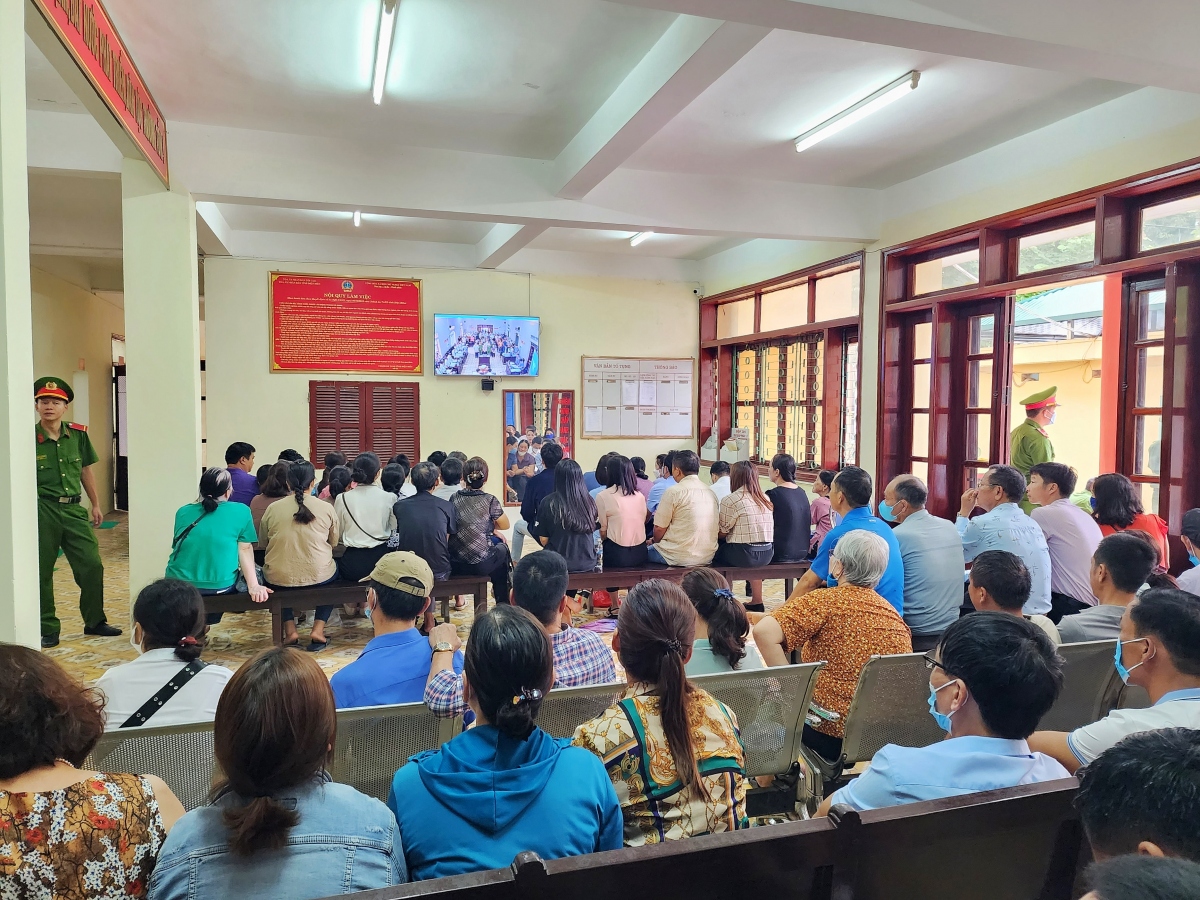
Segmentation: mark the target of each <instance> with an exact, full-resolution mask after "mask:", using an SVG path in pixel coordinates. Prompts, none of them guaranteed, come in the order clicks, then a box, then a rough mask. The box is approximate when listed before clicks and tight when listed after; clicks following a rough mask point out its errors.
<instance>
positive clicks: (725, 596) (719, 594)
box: [713, 588, 733, 600]
mask: <svg viewBox="0 0 1200 900" xmlns="http://www.w3.org/2000/svg"><path fill="white" fill-rule="evenodd" d="M713 596H714V597H716V598H718V599H720V600H732V599H733V591H731V590H730V589H729V588H717V589H716V590H715V591H713Z"/></svg>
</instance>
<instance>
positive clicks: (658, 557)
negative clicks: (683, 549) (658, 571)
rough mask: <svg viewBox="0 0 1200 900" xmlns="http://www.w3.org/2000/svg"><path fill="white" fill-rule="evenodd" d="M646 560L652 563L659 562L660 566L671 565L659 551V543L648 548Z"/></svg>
mask: <svg viewBox="0 0 1200 900" xmlns="http://www.w3.org/2000/svg"><path fill="white" fill-rule="evenodd" d="M646 560H647V561H648V562H652V563H658V564H659V565H660V566H669V565H670V563H669V562H667V561H666V560H665V559H664V558H663V555H662V554H661V553H659V552H658V544H651V545H650V546H649V547H647V548H646Z"/></svg>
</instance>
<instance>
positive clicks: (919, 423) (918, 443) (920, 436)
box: [912, 413, 929, 456]
mask: <svg viewBox="0 0 1200 900" xmlns="http://www.w3.org/2000/svg"><path fill="white" fill-rule="evenodd" d="M912 455H913V456H929V414H928V413H913V417H912Z"/></svg>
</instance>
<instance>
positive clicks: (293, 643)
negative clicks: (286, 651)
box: [283, 635, 300, 647]
mask: <svg viewBox="0 0 1200 900" xmlns="http://www.w3.org/2000/svg"><path fill="white" fill-rule="evenodd" d="M283 646H284V647H299V646H300V635H296V639H295V640H294V641H284V642H283Z"/></svg>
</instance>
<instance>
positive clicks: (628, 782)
mask: <svg viewBox="0 0 1200 900" xmlns="http://www.w3.org/2000/svg"><path fill="white" fill-rule="evenodd" d="M695 632H696V611H695V609H694V608H693V607H692V604H691V601H689V600H688V598H687V594H685V593H684V592H683V589H682V588H680V587H679V586H678V585H677V584H674V583H672V582H670V581H665V580H663V579H660V578H652V579H650V580H649V581H643V582H641V583H640V584H639V585H637V586H636V587H634V588H633V589H632V590H631V591H630V592H629V595H628V596H627V597H626V598H625V602H624V603H622V604H621V612H620V615H619V616H618V618H617V633H616V635H615V636H614V637H613V649H615V650H616V651H617V655H618V656H619V657H620V659H621V665H622V666H624V667H625V672H626V674H627V675H628V676H629V688H628V689H627V690H626V691H625V694H624V696H623V697H622V698H621V700H619V701H618V702H617V703H616V704H615V705H614V706H612V707H610V708H609V709H607V710H606V711H605V712H604V713H603V714H601V715H600V716H598V717H597V718H595V719H592V720H591V721H590V722H585V723H584V724H583V725H580V726H579V728H578V729H577V730H576V731H575V741H574V743H575V745H576V746H578V747H583V748H584V749H585V750H590V751H591V752H592V753H595V754H596V755H597V756H598V757H600V760H601V761H602V762H603V763H604V766H605V768H606V769H608V773H609V776H610V777H611V778H612V781H613V786H614V787H615V788H616V789H617V799H618V800H619V801H620V803H621V813H622V816H623V818H624V821H625V845H626V846H627V847H639V846H642V845H643V844H657V843H660V842H662V841H674V840H680V839H682V838H688V837H693V836H695V835H699V834H713V833H717V832H722V831H733V830H734V829H737V828H746V827H747V826H748V824H749V823H748V820H747V818H746V776H745V751H744V750H743V749H742V742H741V737H740V735H739V733H738V726H737V719H736V718H735V717H734V715H733V713H732V712H731V711H730V710H729V709H727V708H726V707H725V705H724V704H723V703H721V702H720V701H719V700H717V699H716V698H715V697H712V696H711V695H710V694H708V693H706V692H705V691H702V690H700V689H699V688H697V687H695V686H694V685H693V684H691V682H689V681H688V680H687V676H686V674H685V673H684V667H685V666H686V665H687V661H688V659H690V658H691V655H692V642H693V639H694V637H695Z"/></svg>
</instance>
